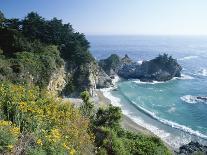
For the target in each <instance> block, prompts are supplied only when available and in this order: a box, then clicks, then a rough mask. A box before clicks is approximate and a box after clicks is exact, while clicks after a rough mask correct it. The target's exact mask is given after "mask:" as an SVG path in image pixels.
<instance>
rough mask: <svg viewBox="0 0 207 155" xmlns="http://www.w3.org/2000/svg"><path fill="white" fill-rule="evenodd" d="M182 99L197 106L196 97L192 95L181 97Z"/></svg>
mask: <svg viewBox="0 0 207 155" xmlns="http://www.w3.org/2000/svg"><path fill="white" fill-rule="evenodd" d="M180 99H181V100H182V101H184V102H186V103H191V104H195V103H197V101H196V97H195V96H191V95H185V96H182V97H180Z"/></svg>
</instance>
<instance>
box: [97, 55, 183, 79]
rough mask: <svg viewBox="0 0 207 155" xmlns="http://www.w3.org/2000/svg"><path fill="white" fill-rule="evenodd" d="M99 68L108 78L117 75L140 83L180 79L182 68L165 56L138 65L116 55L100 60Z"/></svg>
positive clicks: (172, 59) (174, 60)
mask: <svg viewBox="0 0 207 155" xmlns="http://www.w3.org/2000/svg"><path fill="white" fill-rule="evenodd" d="M99 66H100V67H102V68H103V70H104V71H105V72H106V74H107V75H108V76H110V77H113V76H114V75H118V76H119V77H121V78H123V79H139V80H140V81H145V82H152V81H168V80H171V79H172V78H174V77H181V70H182V67H181V65H180V64H178V62H177V60H176V59H174V58H172V57H171V56H168V55H167V54H163V55H159V56H158V57H156V58H154V59H152V60H149V61H143V62H142V63H138V62H135V61H133V60H132V59H131V58H129V56H128V55H125V56H124V57H123V58H120V57H119V56H118V55H116V54H112V55H111V56H110V57H108V58H106V59H103V60H100V61H99Z"/></svg>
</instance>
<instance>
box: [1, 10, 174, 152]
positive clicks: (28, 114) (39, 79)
mask: <svg viewBox="0 0 207 155" xmlns="http://www.w3.org/2000/svg"><path fill="white" fill-rule="evenodd" d="M88 49H89V42H88V41H87V40H86V38H85V36H84V35H83V34H81V33H78V32H75V31H74V29H73V28H72V26H71V25H70V24H63V22H62V21H61V20H59V19H57V18H53V19H51V20H46V19H44V18H43V17H41V16H39V15H38V14H37V13H34V12H31V13H29V14H28V15H27V16H26V17H25V18H24V19H6V18H5V17H4V15H3V13H0V62H1V63H0V153H1V154H28V155H47V154H52V155H53V154H54V155H55V154H60V155H65V154H70V155H74V154H100V155H105V154H112V155H126V154H143V155H144V154H149V155H157V154H166V155H168V154H171V152H170V151H169V150H168V148H167V147H166V146H165V145H164V144H163V142H162V141H161V140H160V139H159V138H157V137H154V136H148V135H144V134H142V133H133V132H130V131H126V130H125V129H123V128H122V127H121V125H120V121H121V119H122V112H121V109H120V108H118V107H113V106H111V105H109V106H107V107H105V108H103V107H95V106H94V103H93V102H91V99H90V96H91V95H93V91H94V89H95V88H103V87H110V86H111V84H112V82H111V78H110V77H109V76H108V75H107V74H106V73H105V72H104V71H103V69H101V68H100V67H99V66H98V64H97V62H96V61H95V59H94V58H93V56H92V55H91V54H90V52H89V50H88ZM111 65H112V66H114V67H116V64H111ZM53 92H55V93H53ZM81 92H82V93H81ZM57 95H59V97H58V96H57ZM61 95H68V96H80V97H81V98H82V100H83V104H82V105H81V106H80V107H76V108H75V106H74V104H73V103H70V102H63V101H62V98H61V97H60V96H61Z"/></svg>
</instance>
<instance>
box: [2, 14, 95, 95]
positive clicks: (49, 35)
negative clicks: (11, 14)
mask: <svg viewBox="0 0 207 155" xmlns="http://www.w3.org/2000/svg"><path fill="white" fill-rule="evenodd" d="M88 48H89V42H88V41H87V40H86V38H85V36H84V35H83V34H81V33H78V32H75V31H74V29H73V28H72V26H71V25H70V24H63V23H62V20H58V19H57V18H53V19H51V20H46V19H44V18H43V17H41V16H39V15H38V14H37V13H35V12H31V13H29V14H28V15H27V16H26V17H25V18H24V19H22V20H20V19H6V18H5V17H4V15H3V13H1V20H0V61H1V64H0V71H1V72H0V79H1V80H4V79H9V80H10V81H13V82H15V83H25V82H26V83H28V82H33V83H34V84H36V85H38V86H40V87H42V88H44V87H46V86H47V85H48V83H49V79H50V77H51V75H52V73H53V72H54V71H55V70H56V69H58V68H60V66H62V65H63V64H64V61H63V60H65V63H67V65H66V66H67V67H66V69H67V70H69V72H70V71H71V73H72V74H73V75H71V76H68V77H67V79H66V81H67V82H68V84H69V86H67V87H66V90H65V91H66V92H67V91H69V92H72V91H76V90H78V89H80V91H83V90H84V89H85V87H84V88H82V86H80V84H82V83H84V82H85V81H84V80H85V79H84V78H85V77H86V76H88V72H87V69H84V68H87V67H86V66H88V65H87V63H91V62H93V61H94V58H93V57H92V55H91V54H90V52H89V51H88ZM16 77H18V78H16ZM86 87H87V86H86ZM67 88H68V89H69V90H67Z"/></svg>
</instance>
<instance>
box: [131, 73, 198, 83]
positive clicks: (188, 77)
mask: <svg viewBox="0 0 207 155" xmlns="http://www.w3.org/2000/svg"><path fill="white" fill-rule="evenodd" d="M193 79H194V77H192V76H190V75H186V74H181V77H174V78H173V79H172V80H193ZM169 81H171V80H169ZM169 81H152V82H143V81H140V80H139V79H137V80H132V82H134V83H137V84H152V85H154V84H161V83H166V82H169Z"/></svg>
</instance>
